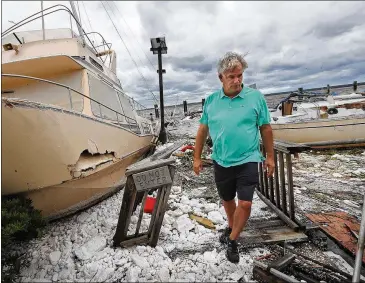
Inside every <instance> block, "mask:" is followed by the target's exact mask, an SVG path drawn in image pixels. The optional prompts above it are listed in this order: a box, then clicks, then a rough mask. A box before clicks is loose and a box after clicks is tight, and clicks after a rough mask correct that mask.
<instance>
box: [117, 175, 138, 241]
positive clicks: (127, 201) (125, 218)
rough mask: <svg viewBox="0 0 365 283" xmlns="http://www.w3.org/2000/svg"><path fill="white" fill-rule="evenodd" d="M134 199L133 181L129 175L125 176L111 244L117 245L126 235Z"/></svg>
mask: <svg viewBox="0 0 365 283" xmlns="http://www.w3.org/2000/svg"><path fill="white" fill-rule="evenodd" d="M135 199H136V190H135V188H134V182H133V179H132V178H131V177H128V178H127V182H126V186H125V188H124V195H123V201H122V205H121V208H120V212H119V219H118V224H117V229H116V231H115V234H114V237H113V245H114V246H117V245H119V243H120V242H121V241H123V240H124V239H125V238H126V236H127V231H128V225H129V222H130V217H131V214H132V210H133V205H134V202H135Z"/></svg>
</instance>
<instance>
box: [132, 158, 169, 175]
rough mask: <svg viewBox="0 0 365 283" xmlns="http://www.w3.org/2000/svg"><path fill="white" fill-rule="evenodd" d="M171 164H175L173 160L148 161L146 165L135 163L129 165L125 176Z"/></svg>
mask: <svg viewBox="0 0 365 283" xmlns="http://www.w3.org/2000/svg"><path fill="white" fill-rule="evenodd" d="M173 163H175V159H173V158H169V159H159V160H155V161H150V162H148V163H146V162H144V163H139V162H137V163H134V164H133V165H131V166H129V167H128V168H127V171H126V173H125V175H126V176H130V175H132V174H136V173H140V172H142V171H147V170H151V169H155V168H158V167H161V166H165V165H171V164H173Z"/></svg>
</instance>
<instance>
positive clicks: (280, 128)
mask: <svg viewBox="0 0 365 283" xmlns="http://www.w3.org/2000/svg"><path fill="white" fill-rule="evenodd" d="M271 126H272V129H273V134H274V139H276V140H281V141H284V142H293V143H305V144H311V145H314V146H315V145H317V146H321V145H323V146H325V145H331V144H333V145H335V144H336V145H342V144H343V145H345V144H348V145H350V144H351V145H353V146H358V145H363V144H365V96H364V95H362V94H361V93H355V92H354V93H351V94H345V95H337V96H333V95H331V94H328V95H322V96H319V95H316V94H304V93H298V92H293V93H291V94H290V95H289V96H288V97H287V98H286V99H284V100H283V101H281V102H280V103H279V104H278V105H277V106H276V107H275V108H274V109H272V110H271Z"/></svg>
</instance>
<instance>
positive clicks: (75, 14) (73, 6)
mask: <svg viewBox="0 0 365 283" xmlns="http://www.w3.org/2000/svg"><path fill="white" fill-rule="evenodd" d="M73 2H74V1H70V5H71V9H72V13H73V14H74V16H75V18H76V20H77V22H78V23H79V24H77V23H76V25H77V29H78V30H79V34H80V37H81V39H82V42H83V44H85V38H84V32H83V30H82V27H81V22H80V20H79V17H78V15H77V11H76V8H75V5H74V3H73Z"/></svg>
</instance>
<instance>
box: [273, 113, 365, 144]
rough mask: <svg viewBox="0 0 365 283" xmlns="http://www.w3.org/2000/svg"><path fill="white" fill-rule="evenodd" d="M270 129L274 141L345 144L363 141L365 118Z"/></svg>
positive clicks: (325, 120) (281, 126)
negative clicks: (336, 142) (341, 142)
mask: <svg viewBox="0 0 365 283" xmlns="http://www.w3.org/2000/svg"><path fill="white" fill-rule="evenodd" d="M271 127H272V129H273V134H274V139H276V140H281V141H285V142H292V143H318V142H328V141H333V142H334V141H339V142H340V141H343V142H346V141H355V140H364V139H365V117H356V118H346V119H323V120H313V121H308V122H293V123H286V124H275V123H272V124H271Z"/></svg>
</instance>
